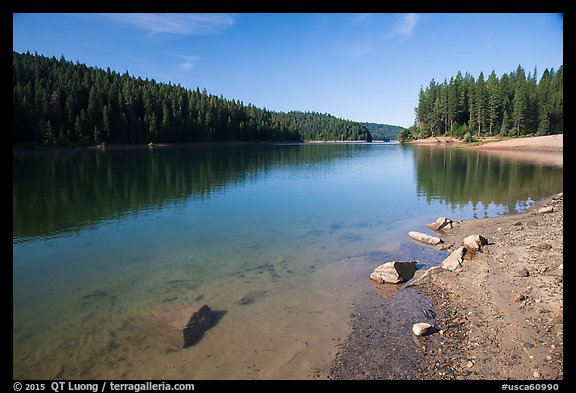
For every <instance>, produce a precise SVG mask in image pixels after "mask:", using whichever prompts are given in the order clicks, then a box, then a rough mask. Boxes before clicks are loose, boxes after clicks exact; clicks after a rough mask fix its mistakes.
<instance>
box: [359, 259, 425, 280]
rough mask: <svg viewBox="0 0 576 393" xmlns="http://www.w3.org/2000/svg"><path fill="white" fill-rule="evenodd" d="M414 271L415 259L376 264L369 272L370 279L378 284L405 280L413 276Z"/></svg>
mask: <svg viewBox="0 0 576 393" xmlns="http://www.w3.org/2000/svg"><path fill="white" fill-rule="evenodd" d="M415 272H416V261H409V262H399V261H393V262H386V263H384V264H382V265H380V266H378V267H377V268H376V269H374V271H373V272H372V273H371V274H370V279H371V280H374V281H376V282H379V283H380V284H384V283H392V284H398V283H401V282H406V281H408V280H410V279H411V278H412V277H414V273H415Z"/></svg>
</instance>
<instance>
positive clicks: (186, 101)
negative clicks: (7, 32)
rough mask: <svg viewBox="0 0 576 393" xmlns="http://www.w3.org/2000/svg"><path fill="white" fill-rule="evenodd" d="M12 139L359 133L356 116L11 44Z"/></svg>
mask: <svg viewBox="0 0 576 393" xmlns="http://www.w3.org/2000/svg"><path fill="white" fill-rule="evenodd" d="M12 80H13V143H14V144H36V145H41V146H44V145H93V144H101V143H103V142H105V143H128V144H138V143H150V142H153V143H162V142H172V143H180V142H227V141H242V142H250V141H254V142H256V141H301V140H367V141H371V140H372V136H371V135H370V132H369V131H368V130H367V129H366V127H365V126H364V125H363V124H362V123H358V122H354V121H349V120H343V119H340V118H336V117H335V116H332V115H329V114H321V113H316V112H296V111H292V112H274V111H270V110H267V109H265V108H264V109H262V108H257V107H255V106H254V105H252V104H248V105H244V103H242V102H241V101H237V100H234V99H232V100H229V99H225V98H223V97H222V96H220V97H217V96H215V95H212V94H209V93H207V92H206V90H205V89H204V90H202V91H200V89H199V88H196V89H195V90H191V89H186V88H184V87H182V86H180V85H179V84H178V85H175V84H172V83H158V82H156V81H154V80H153V79H152V80H148V79H147V78H146V79H144V80H143V79H142V78H140V77H138V78H135V77H133V76H130V75H129V74H128V72H127V71H126V72H125V73H124V74H120V73H118V72H115V71H111V70H110V68H108V69H107V70H102V69H99V68H95V67H88V66H86V65H84V64H79V63H78V62H76V63H73V62H70V61H67V60H66V59H65V58H64V57H63V56H62V57H61V58H60V59H56V58H55V57H51V58H49V57H45V56H41V55H37V54H34V55H32V54H30V53H29V52H27V53H25V54H19V53H17V52H13V77H12Z"/></svg>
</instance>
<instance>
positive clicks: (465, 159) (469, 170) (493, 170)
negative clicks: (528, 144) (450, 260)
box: [413, 146, 563, 213]
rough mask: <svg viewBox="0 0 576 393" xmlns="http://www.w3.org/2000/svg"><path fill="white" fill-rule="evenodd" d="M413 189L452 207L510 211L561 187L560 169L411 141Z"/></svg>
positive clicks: (561, 170) (429, 199) (473, 151)
mask: <svg viewBox="0 0 576 393" xmlns="http://www.w3.org/2000/svg"><path fill="white" fill-rule="evenodd" d="M413 149H414V159H415V166H416V174H417V192H418V194H419V195H420V196H421V197H423V198H426V200H427V201H428V203H431V202H432V201H440V202H441V203H444V204H447V205H449V206H451V208H452V209H454V208H463V207H464V206H466V205H469V204H472V206H473V207H475V208H477V209H480V208H481V209H482V210H484V211H485V212H486V211H488V207H489V206H490V205H501V206H505V208H506V212H507V213H515V212H517V211H518V210H519V209H522V208H525V207H526V204H527V203H529V202H530V201H535V200H538V199H541V198H544V197H546V196H548V195H551V194H553V193H556V192H560V191H562V189H563V168H562V167H560V166H547V165H544V164H542V163H541V162H538V163H529V162H525V161H518V160H515V159H511V158H510V157H509V156H506V155H492V154H485V152H481V151H476V150H463V149H454V148H443V147H431V146H414V147H413Z"/></svg>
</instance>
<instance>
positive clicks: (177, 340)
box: [136, 303, 216, 349]
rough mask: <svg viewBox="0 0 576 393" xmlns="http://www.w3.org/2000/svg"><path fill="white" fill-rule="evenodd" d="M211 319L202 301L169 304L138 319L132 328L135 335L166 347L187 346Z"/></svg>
mask: <svg viewBox="0 0 576 393" xmlns="http://www.w3.org/2000/svg"><path fill="white" fill-rule="evenodd" d="M215 319H216V318H215V314H214V313H213V311H212V309H211V308H210V307H208V306H207V305H206V304H202V303H200V304H191V305H186V306H183V305H171V306H169V307H162V308H160V309H157V310H153V311H151V312H150V313H148V314H146V315H144V316H143V317H142V318H140V319H138V323H137V324H136V326H137V328H136V329H137V334H138V336H142V337H149V338H150V339H153V340H157V341H159V342H161V343H163V344H164V345H166V346H167V347H168V348H171V349H177V348H187V347H190V346H192V345H194V344H196V343H197V342H198V341H199V340H200V338H201V337H202V335H203V334H204V332H205V331H206V330H207V329H208V328H210V327H212V325H213V323H214V322H215Z"/></svg>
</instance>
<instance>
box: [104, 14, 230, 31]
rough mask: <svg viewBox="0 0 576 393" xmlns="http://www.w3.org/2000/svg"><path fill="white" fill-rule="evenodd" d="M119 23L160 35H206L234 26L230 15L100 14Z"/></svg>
mask: <svg viewBox="0 0 576 393" xmlns="http://www.w3.org/2000/svg"><path fill="white" fill-rule="evenodd" d="M100 16H102V17H105V18H108V19H109V20H112V21H114V22H117V23H121V24H126V25H131V26H134V27H136V28H139V29H142V30H146V31H148V35H149V36H153V35H156V34H159V33H167V34H181V35H205V34H214V33H219V32H222V31H224V30H226V29H227V28H229V27H231V26H232V25H233V24H234V17H233V16H232V15H230V14H100Z"/></svg>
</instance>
